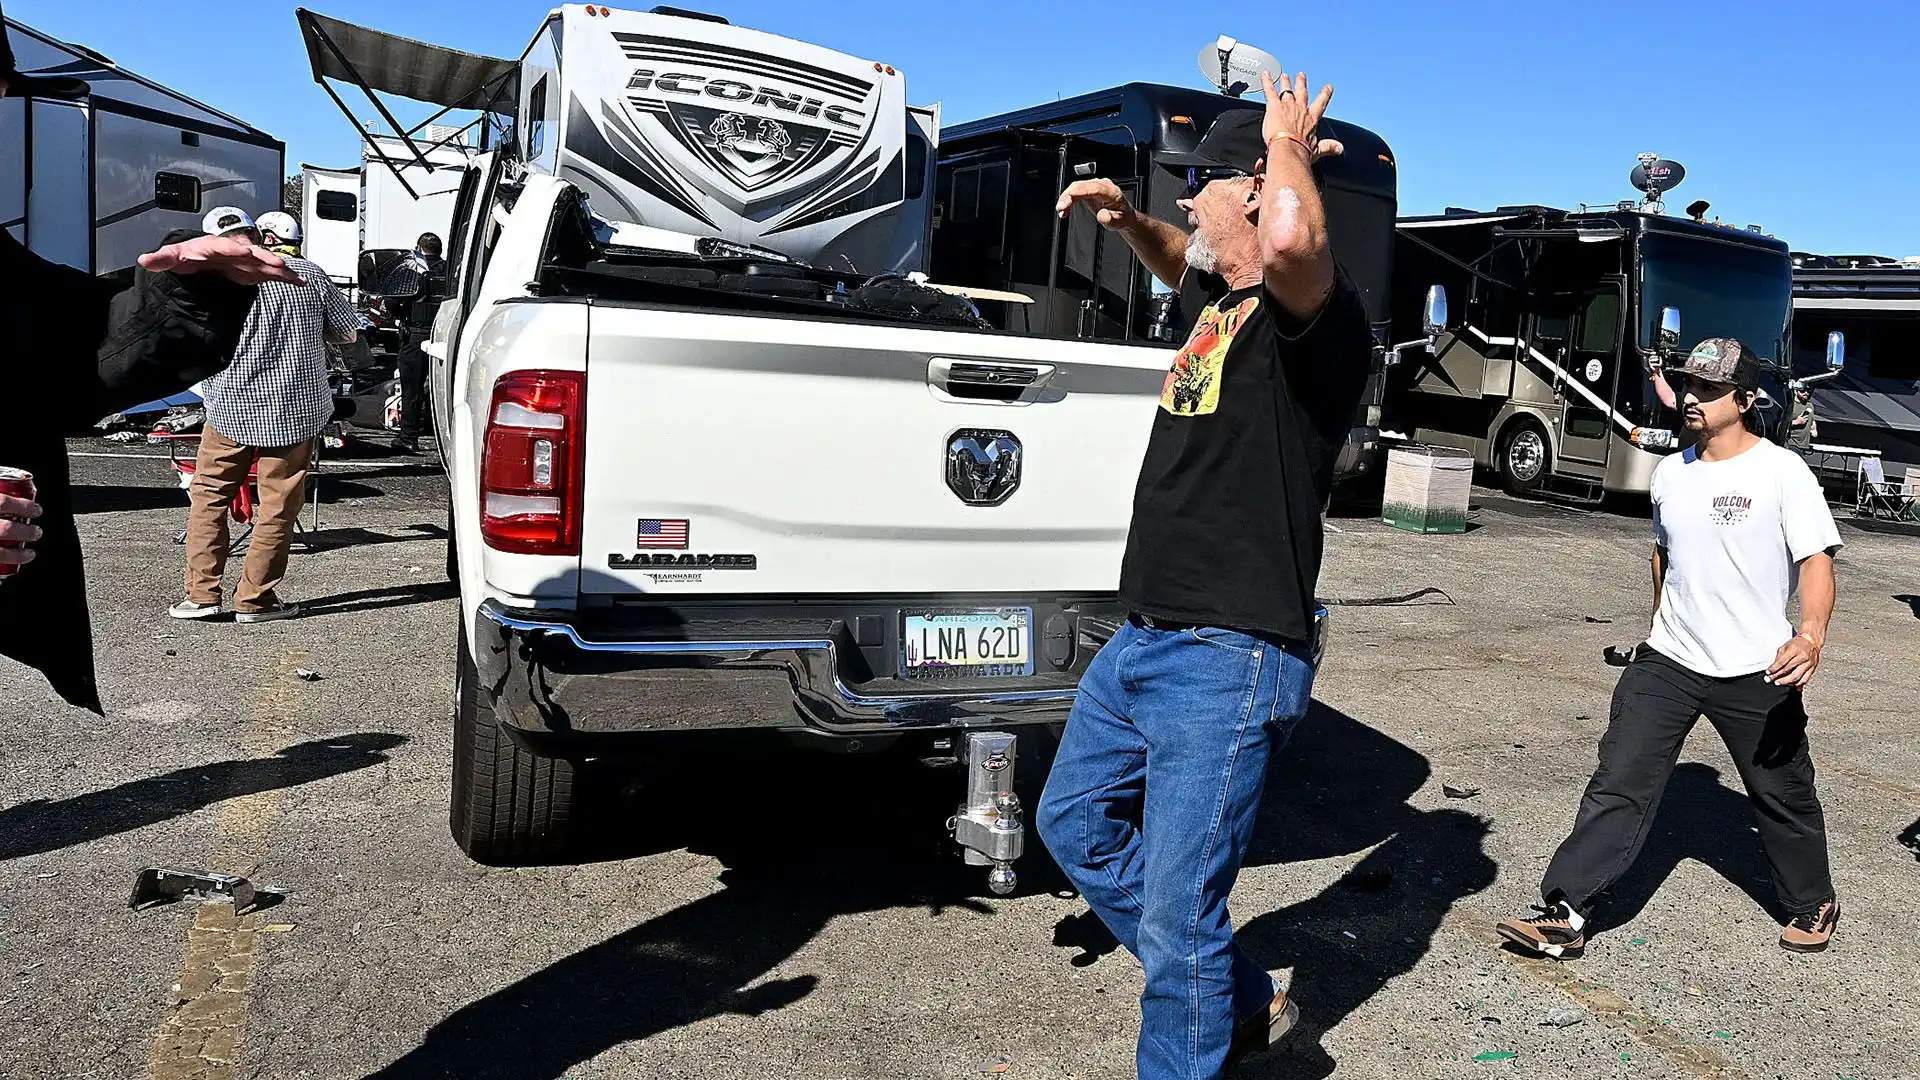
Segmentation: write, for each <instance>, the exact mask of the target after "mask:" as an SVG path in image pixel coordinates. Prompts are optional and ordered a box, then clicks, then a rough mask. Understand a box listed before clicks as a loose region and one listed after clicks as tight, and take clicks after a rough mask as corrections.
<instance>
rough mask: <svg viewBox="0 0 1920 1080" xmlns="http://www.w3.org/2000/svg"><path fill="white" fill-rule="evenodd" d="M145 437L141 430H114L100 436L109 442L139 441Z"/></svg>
mask: <svg viewBox="0 0 1920 1080" xmlns="http://www.w3.org/2000/svg"><path fill="white" fill-rule="evenodd" d="M146 437H147V435H146V433H145V432H143V431H116V432H114V433H112V434H111V435H104V436H102V438H104V439H106V440H107V441H108V442H111V443H130V442H140V441H141V440H143V439H145V438H146Z"/></svg>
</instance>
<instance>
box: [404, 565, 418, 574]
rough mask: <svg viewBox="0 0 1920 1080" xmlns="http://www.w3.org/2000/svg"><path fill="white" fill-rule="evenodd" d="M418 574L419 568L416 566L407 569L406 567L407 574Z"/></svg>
mask: <svg viewBox="0 0 1920 1080" xmlns="http://www.w3.org/2000/svg"><path fill="white" fill-rule="evenodd" d="M419 572H420V568H419V567H417V566H409V567H407V573H409V574H417V573H419Z"/></svg>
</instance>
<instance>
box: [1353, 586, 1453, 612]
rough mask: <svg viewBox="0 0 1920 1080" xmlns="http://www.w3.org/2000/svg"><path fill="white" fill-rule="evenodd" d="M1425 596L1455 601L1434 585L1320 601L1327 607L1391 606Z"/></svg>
mask: <svg viewBox="0 0 1920 1080" xmlns="http://www.w3.org/2000/svg"><path fill="white" fill-rule="evenodd" d="M1423 596H1438V597H1440V598H1441V599H1443V600H1445V601H1446V602H1447V603H1448V604H1453V603H1454V599H1453V597H1451V596H1448V595H1447V594H1446V591H1445V590H1444V589H1436V588H1433V587H1432V586H1428V587H1427V588H1424V589H1419V590H1417V591H1414V592H1410V593H1407V594H1406V595H1404V596H1366V597H1348V598H1346V599H1341V600H1322V601H1320V603H1322V604H1324V605H1325V606H1327V607H1389V606H1391V605H1394V604H1405V603H1408V602H1410V601H1413V600H1418V599H1420V598H1421V597H1423Z"/></svg>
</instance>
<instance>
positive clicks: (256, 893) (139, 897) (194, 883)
mask: <svg viewBox="0 0 1920 1080" xmlns="http://www.w3.org/2000/svg"><path fill="white" fill-rule="evenodd" d="M262 891H270V890H259V889H256V888H254V885H253V882H251V881H248V880H247V879H246V878H243V877H241V876H239V875H238V874H222V873H217V872H215V871H212V870H183V869H175V868H170V867H165V866H149V867H147V868H146V869H145V870H142V871H140V876H139V877H137V878H135V879H134V882H133V895H132V896H130V897H128V898H127V906H128V907H130V908H132V909H133V910H135V911H145V910H146V909H148V908H150V907H157V906H158V905H160V904H170V903H172V902H174V901H175V900H181V899H184V898H186V897H189V896H190V897H193V898H195V899H198V900H230V901H232V902H233V910H234V913H235V914H236V915H238V914H244V913H246V912H248V911H252V910H253V909H254V907H255V906H256V905H257V904H258V902H259V899H260V893H261V892H262Z"/></svg>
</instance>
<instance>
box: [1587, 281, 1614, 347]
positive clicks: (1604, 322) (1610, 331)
mask: <svg viewBox="0 0 1920 1080" xmlns="http://www.w3.org/2000/svg"><path fill="white" fill-rule="evenodd" d="M1619 330H1620V294H1619V293H1617V292H1603V293H1601V294H1599V295H1598V296H1595V297H1594V298H1593V299H1591V300H1588V301H1587V313H1586V316H1585V318H1584V320H1583V321H1582V322H1581V324H1580V349H1581V351H1582V352H1596V353H1610V352H1612V351H1613V347H1614V345H1616V344H1617V343H1618V342H1619V337H1620V334H1619Z"/></svg>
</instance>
